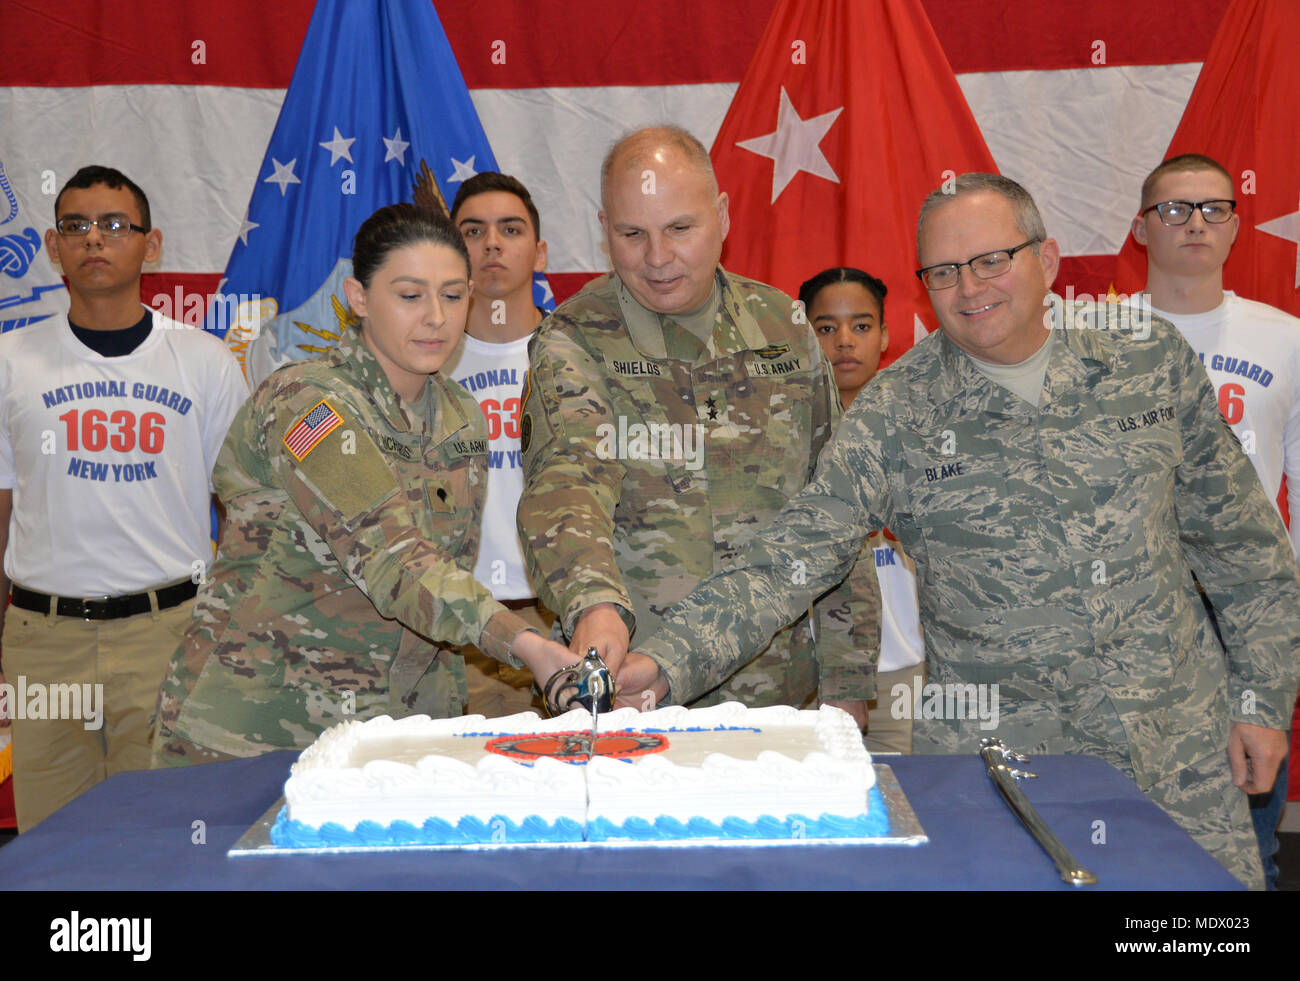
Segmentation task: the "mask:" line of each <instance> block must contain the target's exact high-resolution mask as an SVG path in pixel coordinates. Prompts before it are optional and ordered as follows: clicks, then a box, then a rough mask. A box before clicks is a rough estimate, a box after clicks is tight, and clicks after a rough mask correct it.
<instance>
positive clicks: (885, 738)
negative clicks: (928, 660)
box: [867, 661, 926, 753]
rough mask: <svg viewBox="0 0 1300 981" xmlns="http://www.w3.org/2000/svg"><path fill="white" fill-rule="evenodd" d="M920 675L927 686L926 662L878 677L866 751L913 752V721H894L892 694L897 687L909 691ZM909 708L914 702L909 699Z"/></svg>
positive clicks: (869, 711)
mask: <svg viewBox="0 0 1300 981" xmlns="http://www.w3.org/2000/svg"><path fill="white" fill-rule="evenodd" d="M917 675H920V676H921V684H925V679H926V670H925V662H924V661H922V662H921V663H920V664H913V665H911V666H910V667H906V668H899V669H898V670H897V671H888V672H886V673H885V674H878V675H876V697H875V698H873V699H872V700H871V701H869V702H867V750H868V751H869V752H872V753H910V752H912V719H911V716H910V714H909V717H908V718H906V719H896V718H894V714H893V712H891V711H890V709H891V707H892V706H893V704H894V698H893V696H892V695H890V693H889V692H890V690H891V689H892V688H893V687H894V685H898V684H903V685H907V687H908V689H909V690H910V689H911V688H912V686H913V682H914V681H915V678H916V676H917ZM908 702H909V704H910V703H911V698H910V697H909V699H908Z"/></svg>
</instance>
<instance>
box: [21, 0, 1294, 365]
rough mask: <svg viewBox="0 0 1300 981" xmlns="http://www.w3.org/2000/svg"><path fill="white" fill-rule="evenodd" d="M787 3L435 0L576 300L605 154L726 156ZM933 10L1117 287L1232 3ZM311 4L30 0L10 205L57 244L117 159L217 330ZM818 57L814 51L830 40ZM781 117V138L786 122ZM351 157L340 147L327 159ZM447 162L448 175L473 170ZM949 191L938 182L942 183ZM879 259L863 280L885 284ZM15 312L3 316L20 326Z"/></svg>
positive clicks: (1051, 226) (178, 280)
mask: <svg viewBox="0 0 1300 981" xmlns="http://www.w3.org/2000/svg"><path fill="white" fill-rule="evenodd" d="M412 2H419V0H412ZM776 5H777V0H733V2H730V3H727V4H696V3H690V2H687V0H658V2H656V0H647V2H644V3H637V4H610V3H606V2H604V0H438V2H437V4H436V8H437V11H438V15H439V18H440V20H441V22H442V25H443V27H444V29H445V31H446V34H447V37H448V40H449V41H450V44H451V48H452V50H453V52H454V53H455V56H456V60H457V62H458V64H459V68H460V71H461V73H462V74H463V76H464V78H465V82H466V84H467V85H468V87H469V91H470V95H471V97H472V99H473V102H474V105H475V107H476V108H477V111H478V115H479V118H480V120H481V121H482V125H483V128H484V130H485V132H486V133H487V136H488V138H489V140H490V142H491V144H492V148H493V150H494V152H495V155H496V158H497V161H498V164H499V166H500V168H501V169H502V170H505V171H506V172H509V173H513V174H515V175H517V176H519V177H520V178H521V179H522V180H524V182H525V183H526V184H527V185H528V186H529V187H530V188H531V189H532V191H533V194H534V196H535V198H536V200H537V203H538V205H539V208H540V210H541V214H542V226H543V228H542V230H543V235H544V237H545V238H546V239H547V241H548V242H549V244H550V268H549V279H550V283H551V286H552V288H553V289H554V292H555V294H556V296H557V298H560V299H563V298H564V297H565V296H568V295H569V294H571V293H572V292H573V291H574V290H575V289H576V288H577V287H578V286H579V285H580V284H581V283H582V282H584V281H585V280H586V279H588V278H590V277H591V276H592V275H594V274H596V273H598V272H601V271H603V270H604V269H605V267H606V262H605V258H604V255H603V253H602V250H601V244H600V239H599V224H598V222H597V220H596V211H597V208H598V203H597V195H598V182H597V174H598V168H599V163H600V158H601V155H602V154H603V152H604V150H605V149H606V147H607V146H608V144H609V143H610V142H611V141H612V140H613V139H614V138H616V137H617V136H618V135H619V134H620V133H621V132H622V131H624V130H625V129H628V128H631V127H635V126H638V125H641V124H645V123H649V122H653V121H659V120H664V119H668V120H673V121H676V122H678V123H680V124H682V125H684V126H686V127H687V128H688V129H691V130H692V131H694V132H695V133H696V134H697V135H698V136H699V137H700V138H701V139H702V140H703V141H704V142H705V143H706V145H707V144H711V143H712V142H713V139H714V137H715V135H716V134H717V132H718V130H719V128H720V126H721V124H722V121H723V118H724V117H725V116H726V114H727V111H728V107H729V106H730V103H731V100H732V98H733V96H734V95H735V93H736V90H737V87H738V85H739V82H740V80H741V78H742V77H743V76H744V74H745V72H746V69H747V67H748V66H749V64H750V61H751V59H752V57H753V55H754V53H755V50H756V48H757V45H758V42H759V39H760V37H761V36H762V34H763V31H764V29H765V27H766V25H767V23H768V20H769V18H770V16H771V14H772V13H773V11H774V9H775V8H776ZM916 6H918V7H919V9H921V10H922V11H923V12H924V14H925V15H926V17H927V19H928V21H929V24H930V25H931V27H932V28H933V31H934V35H935V37H936V38H937V40H938V43H939V45H940V46H941V48H942V50H943V52H944V54H945V55H946V59H947V62H948V65H949V66H951V71H952V72H953V73H955V77H956V81H957V83H958V85H959V86H960V90H961V92H962V93H963V95H964V97H965V100H966V102H967V104H968V105H969V107H970V112H971V114H972V115H973V117H974V120H975V122H976V124H977V125H978V127H979V129H980V131H981V133H982V134H983V137H984V140H985V142H986V143H987V146H988V149H989V151H990V152H991V154H992V157H993V159H994V161H995V162H996V164H997V166H998V168H999V170H1000V171H1001V172H1003V173H1005V174H1007V175H1008V176H1012V177H1014V178H1016V179H1017V180H1020V181H1021V182H1022V183H1024V184H1025V185H1026V186H1027V187H1028V188H1029V189H1030V190H1031V191H1032V192H1033V193H1034V195H1035V197H1036V199H1037V200H1038V201H1039V203H1040V205H1041V206H1042V208H1043V211H1044V216H1045V218H1046V221H1047V226H1048V230H1049V233H1051V234H1053V235H1054V236H1056V237H1057V238H1058V240H1059V241H1060V242H1061V245H1062V251H1063V252H1064V254H1065V256H1066V262H1065V264H1064V269H1063V272H1062V278H1061V283H1062V284H1065V283H1072V284H1073V285H1074V286H1075V287H1076V289H1077V290H1079V291H1091V292H1096V291H1104V290H1105V289H1106V288H1107V287H1108V286H1109V284H1110V281H1111V279H1112V276H1113V273H1114V268H1115V256H1116V254H1117V253H1118V252H1119V249H1120V247H1121V245H1122V244H1123V242H1124V237H1125V235H1126V232H1127V228H1128V222H1129V220H1130V219H1131V217H1132V214H1133V212H1134V210H1135V205H1136V196H1137V192H1138V185H1139V184H1140V181H1141V178H1142V177H1143V175H1144V174H1145V173H1146V172H1147V171H1148V170H1149V169H1150V167H1151V166H1152V165H1153V162H1155V161H1158V160H1159V159H1160V158H1161V157H1162V156H1163V155H1164V153H1165V150H1166V148H1167V147H1168V145H1169V142H1170V139H1171V137H1172V136H1173V134H1174V132H1175V129H1176V128H1177V126H1178V125H1179V122H1180V120H1181V117H1182V111H1183V107H1184V106H1185V105H1186V103H1187V99H1188V97H1189V95H1190V93H1191V91H1192V88H1193V86H1194V85H1195V82H1196V79H1197V75H1198V73H1199V71H1200V67H1201V63H1202V62H1203V60H1204V59H1205V57H1206V54H1207V52H1208V51H1209V48H1210V45H1211V43H1212V41H1213V39H1214V37H1215V32H1216V29H1217V28H1218V27H1219V25H1220V23H1221V21H1222V19H1223V16H1224V13H1225V12H1226V10H1227V9H1228V6H1229V2H1228V0H1198V2H1196V3H1183V2H1180V0H1147V2H1144V3H1141V4H1134V3H1131V2H1128V0H1093V2H1089V3H1087V4H1061V3H1059V2H1056V0H1015V2H1010V0H923V2H919V3H917V4H916ZM312 8H313V3H312V2H311V0H284V2H280V3H275V4H268V3H265V2H262V0H221V2H215V3H210V4H174V3H171V2H169V0H121V2H116V3H108V2H102V0H64V2H62V3H59V4H57V5H56V4H46V3H43V2H38V0H13V2H11V3H9V4H7V5H6V6H5V9H4V12H3V14H0V16H2V17H3V19H4V25H3V26H4V30H3V32H0V47H3V51H2V52H0V168H3V173H4V175H5V177H6V181H5V185H4V190H6V191H9V190H10V189H12V192H13V194H14V195H15V197H16V202H17V204H18V206H19V207H20V208H21V210H22V214H23V216H24V217H26V218H27V219H28V224H29V225H30V226H31V227H34V228H35V229H36V231H37V232H43V231H44V229H45V228H47V227H49V225H50V223H51V222H52V214H51V209H52V202H53V195H52V191H53V190H56V189H57V185H58V184H60V183H61V182H62V181H63V180H65V179H66V178H67V176H68V175H70V174H71V173H72V171H73V170H74V169H75V168H76V167H78V166H79V165H81V164H83V163H86V162H90V161H97V162H103V163H105V164H109V165H113V166H117V167H119V168H120V169H122V170H124V171H125V172H126V173H128V174H130V175H131V176H132V177H133V178H134V179H135V180H137V181H138V182H139V183H140V184H142V185H143V186H144V187H145V188H146V190H147V191H148V192H149V194H150V196H151V201H152V204H153V209H154V214H155V221H156V224H157V225H158V226H159V227H160V228H162V229H163V230H164V233H165V240H164V246H163V254H162V257H161V259H160V261H159V262H158V264H157V266H156V267H155V268H152V269H149V270H147V272H148V273H149V275H148V276H147V278H146V283H145V294H146V300H153V299H154V298H157V299H158V303H159V305H162V304H163V303H166V304H168V305H169V306H170V309H169V312H170V313H171V314H172V315H173V316H176V317H177V318H178V319H188V320H189V321H191V322H195V321H197V319H198V317H199V316H201V306H202V299H201V297H202V296H203V295H205V294H207V293H210V292H212V291H213V290H215V288H216V287H217V284H218V282H219V280H220V278H221V275H222V272H223V270H224V269H225V268H226V264H227V261H228V260H229V258H230V256H231V252H232V248H233V246H234V245H235V242H236V240H237V238H238V236H239V235H240V232H241V227H242V224H243V221H244V218H245V214H246V209H247V207H248V204H249V200H250V198H251V196H252V192H253V190H254V188H255V187H256V186H257V184H258V183H259V182H261V181H263V180H264V179H265V178H267V177H270V176H274V174H273V172H272V168H271V162H270V161H265V163H264V159H263V158H264V155H265V153H266V149H267V145H268V141H269V139H270V136H271V133H272V131H273V129H274V127H275V123H276V118H277V114H278V112H279V108H280V105H281V103H282V102H283V100H284V95H285V89H286V87H287V86H288V83H289V80H290V78H291V76H292V74H293V71H294V67H295V64H296V61H297V57H298V53H299V49H300V47H301V45H302V41H303V38H304V37H305V35H306V32H307V27H308V23H309V21H310V18H311V14H312ZM806 40H807V42H808V43H809V46H810V51H813V52H815V51H816V50H817V45H818V43H819V41H820V43H823V44H824V43H825V42H826V41H827V39H826V38H821V39H818V38H816V37H812V38H808V39H806ZM888 43H890V41H889V37H888V35H887V32H884V31H883V30H882V31H881V32H877V33H873V34H870V35H865V36H859V37H849V38H842V39H837V45H836V49H835V50H836V54H835V57H839V58H843V59H845V60H847V61H849V62H851V63H857V64H861V65H863V66H867V65H869V64H871V62H872V61H873V59H874V58H875V57H876V54H875V50H874V49H876V48H877V47H878V46H880V45H883V44H888ZM813 56H814V57H816V55H815V54H814V55H813ZM934 67H935V70H936V71H939V72H941V71H943V70H944V68H943V66H939V65H936V66H934ZM1296 99H1297V100H1300V96H1296ZM804 112H805V113H809V112H810V110H807V109H805V110H804ZM772 116H773V123H775V121H776V118H775V116H776V106H775V105H774V106H773V107H772ZM1297 116H1300V113H1295V114H1293V115H1292V118H1293V119H1294V118H1296V117H1297ZM909 124H911V121H907V120H895V121H892V123H891V122H887V121H882V123H881V124H880V125H882V126H884V125H909ZM762 135H763V133H754V134H753V136H754V137H759V136H762ZM331 137H332V133H331V132H330V131H328V130H326V132H325V133H324V134H323V135H321V136H320V140H319V141H318V142H326V141H329V140H330V139H331ZM319 152H321V153H324V152H326V151H325V150H323V149H322V150H320V151H319ZM431 163H432V162H431ZM461 163H464V162H463V161H462V162H461ZM831 163H832V165H833V166H838V165H839V161H831ZM439 165H440V166H441V167H442V168H443V169H444V170H445V171H446V173H447V174H450V173H452V172H453V169H454V167H455V164H454V163H453V162H452V161H450V160H447V161H442V162H440V164H439ZM904 166H905V164H904ZM263 169H265V171H266V172H265V173H263V172H262V171H263ZM439 176H443V175H439ZM932 176H933V184H934V186H937V185H938V184H939V182H940V180H941V179H942V177H941V175H940V174H934V175H932ZM796 179H798V180H815V179H817V178H815V177H814V176H810V175H809V174H806V173H803V174H799V175H797V178H796ZM766 184H767V186H766V187H764V186H756V187H734V186H732V187H728V188H726V189H727V190H728V191H730V193H731V194H732V195H733V197H737V198H740V197H744V196H746V195H763V196H764V197H768V196H770V193H771V178H770V177H768V178H767V181H766ZM881 193H882V194H886V195H887V194H888V189H887V188H881ZM4 203H5V202H4V201H2V200H0V215H3V213H4V212H3V205H4ZM1282 217H1285V216H1283V215H1268V216H1261V218H1262V219H1263V220H1267V219H1269V218H1282ZM12 231H21V230H18V229H14V227H13V223H11V224H10V225H8V226H5V225H0V236H3V235H5V234H7V233H11V232H12ZM765 233H766V232H762V231H758V230H754V229H744V228H737V229H736V230H735V231H734V232H733V234H735V235H744V234H749V235H755V234H765ZM1261 234H1263V233H1261ZM29 241H30V240H29ZM1277 244H1278V245H1279V246H1280V247H1287V246H1289V248H1290V249H1291V264H1292V266H1293V267H1294V263H1295V258H1294V251H1295V245H1294V244H1292V243H1289V242H1287V241H1286V240H1285V239H1284V238H1278V239H1277ZM0 248H4V246H3V245H0ZM16 248H17V247H16V246H11V247H10V248H9V250H8V251H7V252H0V268H6V265H5V264H6V263H7V268H8V269H13V268H16V267H17V266H18V265H21V264H22V263H23V262H24V261H29V262H30V263H32V264H34V265H37V266H39V265H40V264H41V262H42V261H43V260H42V259H41V257H40V255H39V252H34V253H33V254H32V255H31V256H29V257H24V256H22V254H21V249H18V250H17V252H15V249H16ZM872 258H873V257H872V255H871V254H869V252H868V253H867V254H852V255H845V256H844V257H843V261H845V262H850V263H854V264H859V265H862V266H864V267H866V268H868V269H870V268H871V267H872ZM285 259H286V261H292V257H290V256H286V257H285ZM737 271H738V272H745V271H746V270H744V269H737ZM49 274H50V275H52V270H51V271H49ZM795 275H798V274H797V273H796V274H795ZM781 285H785V286H786V288H787V289H789V288H791V285H790V283H789V282H786V283H784V284H781ZM794 285H796V286H797V282H796V283H795V284H794ZM4 293H5V291H4V290H0V296H3V295H4ZM196 296H197V297H198V299H195V298H194V297H196ZM186 304H189V306H188V307H187V306H186ZM6 313H7V310H6V309H4V308H0V318H3V317H4V316H5V315H6ZM896 333H897V334H899V335H903V334H904V332H903V331H897V330H896ZM908 333H910V332H908ZM901 339H902V338H901V336H900V340H901ZM909 340H910V338H909Z"/></svg>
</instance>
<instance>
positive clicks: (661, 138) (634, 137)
mask: <svg viewBox="0 0 1300 981" xmlns="http://www.w3.org/2000/svg"><path fill="white" fill-rule="evenodd" d="M672 162H685V163H686V164H688V165H689V166H690V167H692V168H693V169H695V170H698V171H699V172H700V174H701V175H703V176H704V177H705V178H706V179H707V181H708V188H709V193H710V194H712V195H714V196H716V195H717V193H718V179H717V177H715V176H714V174H713V161H712V160H710V159H709V151H708V150H707V149H705V146H704V144H703V143H701V142H700V141H699V140H697V139H696V138H695V137H694V136H692V135H691V134H690V133H689V132H687V131H686V130H684V129H682V128H681V127H680V126H647V127H646V128H645V129H638V130H633V131H632V132H631V133H628V134H626V135H625V136H623V137H621V138H620V139H619V140H618V142H617V143H615V144H614V145H613V146H611V147H610V148H609V152H608V153H606V154H605V159H604V161H603V162H602V163H601V165H600V206H601V207H602V208H606V207H608V204H609V182H610V180H611V179H612V178H613V177H614V176H615V174H619V175H621V174H622V173H623V172H624V171H631V172H632V173H633V174H636V175H639V174H640V173H641V171H643V170H655V169H656V168H658V167H662V166H663V165H665V164H668V163H672ZM638 180H639V177H638Z"/></svg>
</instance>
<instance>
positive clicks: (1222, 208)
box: [1142, 198, 1237, 225]
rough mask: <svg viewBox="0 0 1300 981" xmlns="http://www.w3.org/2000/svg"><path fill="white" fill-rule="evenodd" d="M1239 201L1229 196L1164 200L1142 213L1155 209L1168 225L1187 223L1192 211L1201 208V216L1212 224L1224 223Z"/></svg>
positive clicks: (1148, 212)
mask: <svg viewBox="0 0 1300 981" xmlns="http://www.w3.org/2000/svg"><path fill="white" fill-rule="evenodd" d="M1235 207H1237V202H1236V201H1232V200H1230V199H1228V198H1215V199H1214V200H1212V201H1162V202H1160V203H1159V204H1153V205H1152V206H1151V207H1149V208H1144V209H1143V211H1142V213H1143V214H1144V215H1145V214H1150V213H1151V212H1152V211H1154V212H1155V213H1156V214H1158V215H1159V216H1160V220H1161V221H1162V222H1164V224H1166V225H1186V224H1187V223H1188V222H1189V221H1191V220H1192V212H1193V211H1195V210H1196V209H1197V208H1200V209H1201V217H1202V218H1204V219H1205V220H1206V221H1207V222H1209V223H1210V224H1211V225H1222V224H1223V223H1224V222H1225V221H1227V220H1228V219H1229V218H1231V217H1232V209H1233V208H1235Z"/></svg>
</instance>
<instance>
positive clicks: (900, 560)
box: [871, 532, 925, 697]
mask: <svg viewBox="0 0 1300 981" xmlns="http://www.w3.org/2000/svg"><path fill="white" fill-rule="evenodd" d="M871 551H872V554H873V555H874V556H875V560H876V578H877V579H878V580H880V662H879V664H878V665H877V666H876V671H877V672H879V673H880V674H884V673H885V672H887V671H901V670H902V669H903V668H910V667H912V666H913V665H915V664H920V663H921V662H922V661H924V660H925V644H924V643H923V641H922V640H921V609H920V605H919V603H918V602H917V598H916V566H915V565H914V564H913V563H912V560H911V559H909V558H908V557H907V555H906V554H905V553H904V552H903V550H902V549H900V548H899V547H898V543H897V542H895V541H891V540H890V539H888V538H886V537H885V536H884V534H883V533H881V532H877V533H876V534H874V535H872V536H871ZM878 697H883V693H882V694H881V695H880V696H878Z"/></svg>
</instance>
